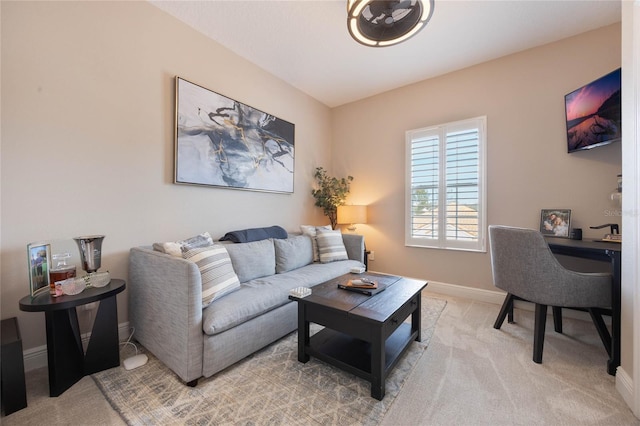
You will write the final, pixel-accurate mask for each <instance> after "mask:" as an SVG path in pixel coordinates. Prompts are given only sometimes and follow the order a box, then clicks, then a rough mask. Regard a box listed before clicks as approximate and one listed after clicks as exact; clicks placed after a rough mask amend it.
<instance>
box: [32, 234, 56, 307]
mask: <svg viewBox="0 0 640 426" xmlns="http://www.w3.org/2000/svg"><path fill="white" fill-rule="evenodd" d="M27 263H28V266H29V293H30V294H31V297H36V296H37V295H39V294H40V293H44V292H48V291H49V269H50V267H51V245H50V244H46V243H30V244H28V245H27Z"/></svg>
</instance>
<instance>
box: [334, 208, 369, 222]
mask: <svg viewBox="0 0 640 426" xmlns="http://www.w3.org/2000/svg"><path fill="white" fill-rule="evenodd" d="M338 223H339V224H349V225H352V224H354V223H367V206H353V205H349V206H338Z"/></svg>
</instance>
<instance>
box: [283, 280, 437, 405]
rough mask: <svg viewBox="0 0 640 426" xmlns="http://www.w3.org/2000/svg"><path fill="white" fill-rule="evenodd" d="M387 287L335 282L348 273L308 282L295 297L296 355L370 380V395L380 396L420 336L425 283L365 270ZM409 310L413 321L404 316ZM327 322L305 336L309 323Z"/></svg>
mask: <svg viewBox="0 0 640 426" xmlns="http://www.w3.org/2000/svg"><path fill="white" fill-rule="evenodd" d="M360 276H365V277H367V278H372V279H374V280H377V281H378V282H380V283H383V284H385V285H386V286H387V288H386V289H385V290H384V291H382V292H380V293H378V294H376V295H373V296H367V295H364V294H359V293H354V292H350V291H347V290H341V289H339V288H338V284H340V283H341V284H344V283H346V282H347V281H348V280H349V279H352V278H356V277H357V276H355V275H352V274H347V275H343V276H341V277H338V278H336V279H334V280H331V281H327V282H325V283H323V284H319V285H317V286H315V287H313V288H312V294H311V295H309V296H307V297H304V298H297V297H293V296H290V299H291V300H295V301H297V302H298V360H299V361H300V362H307V361H309V358H310V356H313V357H315V358H318V359H320V360H322V361H324V362H326V363H328V364H331V365H334V366H336V367H338V368H340V369H342V370H344V371H347V372H349V373H352V374H355V375H356V376H358V377H362V378H363V379H365V380H368V381H369V382H371V396H372V397H373V398H376V399H378V400H382V398H384V394H385V380H386V378H387V376H388V375H389V372H390V371H391V369H392V368H393V367H394V366H395V365H396V363H397V362H398V360H399V359H400V356H401V355H402V354H403V353H404V352H405V351H406V350H407V348H408V347H409V344H410V343H411V342H412V341H414V340H416V341H420V339H421V336H420V308H421V302H420V293H421V292H422V290H423V289H424V288H425V287H426V286H427V283H426V282H424V281H417V280H412V279H408V278H402V277H397V276H392V275H383V274H376V273H365V274H361V275H360ZM409 315H411V323H408V322H404V320H405V319H407V318H408V317H409ZM312 322H313V323H316V324H320V325H323V326H324V327H325V328H324V329H322V330H321V331H319V332H318V333H316V334H314V335H313V336H309V324H310V323H312Z"/></svg>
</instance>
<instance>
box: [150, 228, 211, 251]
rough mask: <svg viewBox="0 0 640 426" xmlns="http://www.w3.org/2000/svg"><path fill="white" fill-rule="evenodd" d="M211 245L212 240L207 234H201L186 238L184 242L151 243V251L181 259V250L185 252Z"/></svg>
mask: <svg viewBox="0 0 640 426" xmlns="http://www.w3.org/2000/svg"><path fill="white" fill-rule="evenodd" d="M211 245H213V238H211V235H209V233H208V232H203V233H202V234H200V235H196V236H195V237H191V238H187V239H186V240H181V241H175V242H167V243H153V249H154V250H155V251H159V252H161V253H166V254H170V255H171V256H176V257H182V252H183V248H186V249H187V250H189V249H192V248H197V247H208V246H211Z"/></svg>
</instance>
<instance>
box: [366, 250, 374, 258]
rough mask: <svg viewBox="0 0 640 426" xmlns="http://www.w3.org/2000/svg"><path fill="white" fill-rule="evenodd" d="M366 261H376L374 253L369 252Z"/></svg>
mask: <svg viewBox="0 0 640 426" xmlns="http://www.w3.org/2000/svg"><path fill="white" fill-rule="evenodd" d="M368 259H369V260H376V253H375V252H374V251H373V250H371V251H370V252H369V257H368Z"/></svg>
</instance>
